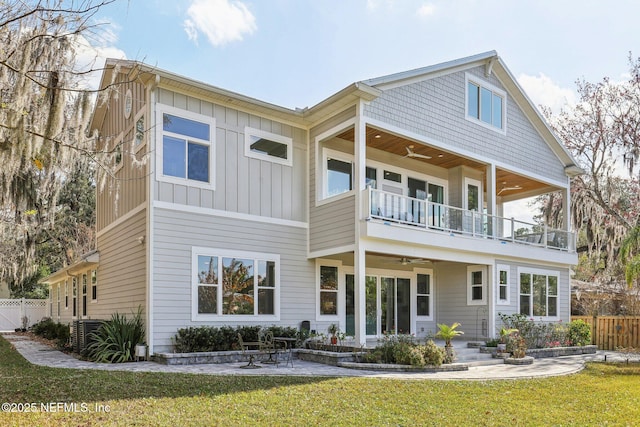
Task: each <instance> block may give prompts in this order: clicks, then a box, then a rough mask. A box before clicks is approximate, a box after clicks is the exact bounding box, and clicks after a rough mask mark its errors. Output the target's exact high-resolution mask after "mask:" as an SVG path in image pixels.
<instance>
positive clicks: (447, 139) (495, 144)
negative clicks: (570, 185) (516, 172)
mask: <svg viewBox="0 0 640 427" xmlns="http://www.w3.org/2000/svg"><path fill="white" fill-rule="evenodd" d="M466 72H467V73H469V74H470V75H473V76H475V77H477V78H478V79H480V80H481V81H484V82H487V83H489V84H491V85H493V86H495V87H498V88H500V89H503V90H504V87H503V85H502V84H501V82H500V81H499V80H498V79H497V78H496V77H495V76H494V75H491V76H489V77H486V76H485V75H484V67H476V68H472V69H469V70H467V71H466ZM465 91H466V84H465V72H464V71H460V72H455V73H452V74H447V75H443V76H439V77H435V78H432V79H429V80H424V81H421V82H417V83H411V84H407V85H405V86H400V87H395V88H391V89H387V90H385V91H384V92H383V93H382V95H381V96H380V97H379V98H377V99H375V100H374V101H372V102H371V103H369V104H368V105H367V106H366V107H365V115H366V116H368V117H370V118H372V119H375V120H377V121H380V122H386V123H389V124H391V125H393V126H396V127H398V128H402V129H406V130H408V131H410V132H413V133H416V134H418V135H423V136H425V137H427V138H430V139H433V140H436V141H439V142H442V143H444V144H446V145H448V146H451V149H452V151H456V148H457V149H461V150H465V151H468V152H470V153H475V154H478V155H481V156H483V157H488V158H492V159H495V160H496V161H498V162H500V163H502V164H503V165H510V166H512V167H514V168H517V169H522V170H524V171H527V172H531V173H534V174H538V175H540V176H545V177H548V178H551V179H554V180H557V181H561V182H563V181H565V180H566V176H565V173H564V168H563V165H562V163H561V162H560V161H559V159H558V158H557V157H556V155H555V154H554V153H553V151H552V150H551V148H550V147H549V146H548V145H547V143H546V142H545V141H544V140H543V139H542V137H541V136H540V134H539V133H538V132H537V131H536V129H535V128H534V127H533V125H532V124H531V122H530V120H529V119H528V118H527V117H526V116H525V114H524V113H523V111H522V110H521V109H520V107H519V106H518V104H517V103H516V102H515V100H514V99H513V98H512V97H511V96H509V95H508V94H507V119H506V129H507V130H506V134H503V133H500V132H496V131H493V130H491V129H487V128H485V127H483V126H481V125H479V124H476V123H473V122H471V121H469V120H467V119H466V118H465Z"/></svg>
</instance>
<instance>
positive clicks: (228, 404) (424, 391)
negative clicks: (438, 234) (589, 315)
mask: <svg viewBox="0 0 640 427" xmlns="http://www.w3.org/2000/svg"><path fill="white" fill-rule="evenodd" d="M0 402H10V403H15V404H18V403H31V402H34V403H36V404H37V407H38V411H39V412H36V413H0V425H3V426H5V425H29V426H31V425H37V426H59V425H83V426H92V425H100V426H102V425H127V426H151V425H153V426H165V425H166V426H177V425H180V426H189V425H220V426H250V425H260V426H270V425H273V426H279V425H291V426H301V425H313V426H317V425H329V426H340V425H348V426H352V425H362V426H383V425H396V426H413V425H420V426H423V425H450V426H467V425H474V426H493V425H496V426H503V425H516V426H517V425H521V426H537V425H540V426H551V425H558V426H567V425H576V426H588V425H614V426H618V425H620V426H624V425H637V422H638V420H640V365H638V364H632V365H613V364H602V363H593V364H589V365H588V366H587V368H586V369H585V370H584V371H582V372H581V373H579V374H575V375H571V376H564V377H555V378H544V379H531V380H504V381H486V382H476V381H469V382H465V381H432V380H420V381H417V380H394V379H382V378H308V377H268V376H264V377H259V376H256V377H253V376H251V377H245V376H236V377H231V376H211V375H191V374H166V373H132V372H108V371H97V370H74V369H54V368H47V367H40V366H33V365H31V364H29V363H28V362H27V361H25V360H24V359H23V358H22V356H20V354H18V353H17V352H16V351H15V350H14V349H13V348H12V347H11V345H10V344H9V343H8V342H7V341H5V340H4V339H2V338H0ZM47 402H54V403H55V402H70V403H75V404H76V405H77V406H78V411H79V412H68V411H67V412H64V411H63V412H56V413H43V412H42V411H40V406H39V405H40V403H47ZM82 404H86V407H85V408H86V409H87V412H82V411H83V407H82V406H81V405H82ZM96 405H97V406H98V409H99V408H106V407H107V405H108V408H109V411H108V412H106V411H105V410H104V409H103V410H102V411H98V410H97V409H96ZM54 408H55V406H54ZM67 409H69V408H67Z"/></svg>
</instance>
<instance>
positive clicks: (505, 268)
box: [496, 264, 511, 305]
mask: <svg viewBox="0 0 640 427" xmlns="http://www.w3.org/2000/svg"><path fill="white" fill-rule="evenodd" d="M501 271H506V272H507V283H506V287H507V298H506V299H500V286H501V285H500V272H501ZM510 303H511V266H509V265H507V264H497V265H496V305H510Z"/></svg>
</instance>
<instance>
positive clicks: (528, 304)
mask: <svg viewBox="0 0 640 427" xmlns="http://www.w3.org/2000/svg"><path fill="white" fill-rule="evenodd" d="M518 276H519V278H518V279H519V286H520V301H519V302H520V314H524V315H525V316H530V317H557V316H558V280H559V277H558V273H557V272H553V271H546V270H529V269H519V270H518Z"/></svg>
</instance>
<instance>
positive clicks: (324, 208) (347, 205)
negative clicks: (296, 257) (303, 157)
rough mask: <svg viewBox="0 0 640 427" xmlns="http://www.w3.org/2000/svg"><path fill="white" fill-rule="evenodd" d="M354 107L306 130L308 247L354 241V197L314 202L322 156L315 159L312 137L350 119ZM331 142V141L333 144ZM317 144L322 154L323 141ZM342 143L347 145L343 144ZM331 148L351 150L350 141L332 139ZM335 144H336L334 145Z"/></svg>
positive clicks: (313, 247)
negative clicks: (308, 142)
mask: <svg viewBox="0 0 640 427" xmlns="http://www.w3.org/2000/svg"><path fill="white" fill-rule="evenodd" d="M354 115H355V109H354V108H349V109H347V110H345V111H344V112H342V113H341V114H338V115H336V116H334V117H332V118H331V119H330V120H327V121H326V122H323V123H322V124H320V125H318V126H316V127H314V128H313V129H312V130H311V132H310V138H309V141H310V149H309V198H308V200H309V206H310V207H309V250H310V251H311V252H315V251H322V250H327V249H331V248H340V247H344V246H347V245H353V244H354V243H355V196H350V197H347V198H343V199H339V200H334V201H330V202H328V203H326V204H318V203H317V201H318V199H319V198H318V197H317V193H316V188H317V184H318V183H317V180H318V179H322V169H321V168H322V165H321V162H322V159H317V158H316V146H315V144H316V143H315V139H316V137H317V136H318V135H321V134H322V133H323V132H326V131H328V130H330V129H332V128H334V127H336V126H339V125H340V124H341V123H344V122H346V121H348V120H350V119H352V118H353V117H354ZM333 142H335V143H333ZM318 144H319V153H318V154H319V155H320V156H321V155H322V145H323V142H322V141H321V142H318ZM345 144H350V146H349V147H346V146H345ZM329 145H330V146H331V148H334V149H341V150H344V151H345V152H348V153H353V143H351V142H349V141H344V140H336V141H332V143H331V144H329ZM336 145H337V146H336Z"/></svg>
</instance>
